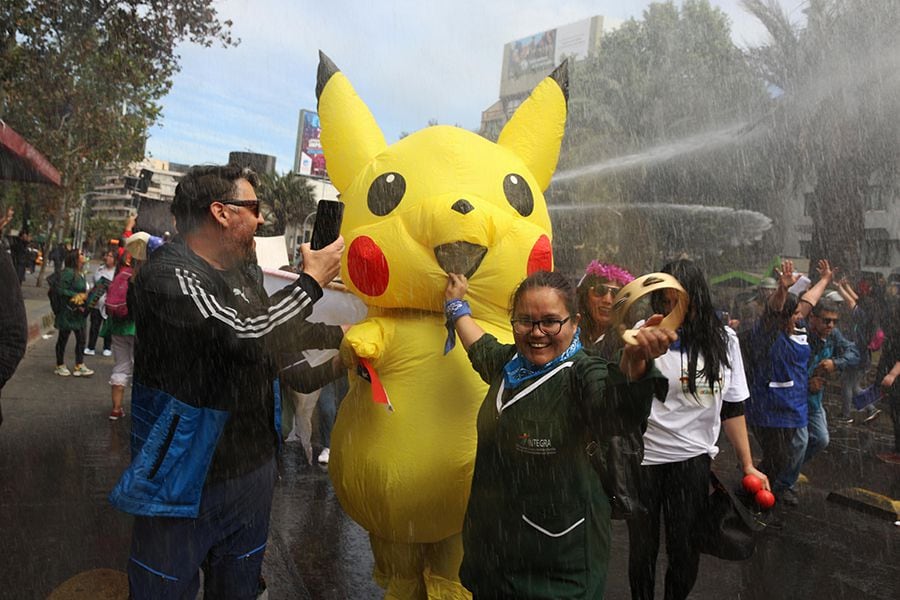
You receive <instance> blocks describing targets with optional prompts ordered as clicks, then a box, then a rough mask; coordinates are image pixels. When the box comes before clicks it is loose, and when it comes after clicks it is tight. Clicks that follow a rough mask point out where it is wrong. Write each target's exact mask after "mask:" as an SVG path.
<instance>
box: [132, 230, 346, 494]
mask: <svg viewBox="0 0 900 600" xmlns="http://www.w3.org/2000/svg"><path fill="white" fill-rule="evenodd" d="M258 272H259V271H258V268H257V267H250V268H241V269H234V270H231V271H218V270H216V269H215V268H213V267H212V266H211V265H210V264H209V263H207V262H206V261H205V260H203V259H202V258H200V257H199V256H197V255H196V254H194V252H192V251H191V250H190V248H188V246H187V245H186V244H185V243H184V242H183V241H181V240H180V239H178V238H176V239H175V240H173V241H172V242H170V243H168V244H165V245H163V246H161V247H160V248H158V249H157V250H156V251H155V252H154V253H153V254H152V255H151V257H150V260H148V261H147V262H146V263H145V264H144V265H143V266H142V268H141V269H140V270H139V271H138V274H137V277H136V278H135V281H134V284H133V285H132V286H131V289H130V290H129V292H130V293H129V310H130V312H131V314H132V315H133V316H134V319H135V325H136V329H137V332H136V343H135V361H134V363H135V364H134V379H135V381H136V382H140V383H141V384H143V385H145V386H149V387H151V388H156V389H159V390H162V391H164V392H166V393H168V394H171V395H172V396H174V397H175V398H177V399H178V400H180V401H182V402H184V403H186V404H190V405H192V406H197V407H201V408H214V409H218V410H224V411H227V412H228V413H229V419H228V422H227V424H226V425H225V429H224V431H223V432H222V435H221V437H220V438H219V442H218V445H217V447H216V451H215V454H214V456H213V460H212V465H211V467H210V470H209V474H208V477H207V483H208V482H211V481H221V480H223V479H229V478H232V477H236V476H239V475H242V474H244V473H247V472H250V471H252V470H253V469H255V468H257V467H259V466H260V465H262V464H263V463H264V462H265V461H266V460H268V459H269V458H270V457H271V456H272V455H273V454H274V452H275V448H276V447H277V443H278V436H279V435H280V432H276V431H275V425H274V422H275V419H274V416H275V407H274V390H273V381H274V380H275V377H276V376H277V368H276V367H277V359H278V357H279V356H281V355H283V354H284V353H285V352H288V351H291V350H293V351H295V352H296V351H299V350H303V349H307V348H337V347H338V346H339V345H340V342H341V338H342V331H341V328H340V327H339V326H333V325H324V324H321V323H309V322H307V321H306V317H307V316H309V314H310V313H311V312H312V307H313V303H314V302H316V301H317V300H318V299H319V298H321V296H322V289H321V288H320V287H319V285H318V283H316V281H315V280H314V279H313V278H312V277H310V276H308V275H305V274H302V275H300V277H299V278H298V279H297V281H296V282H294V283H292V284H290V285H288V286H286V287H285V288H284V289H282V290H279V291H278V292H277V293H275V294H274V295H272V296H271V297H268V296H267V295H266V292H265V289H264V288H263V286H262V282H261V281H260V278H259V277H258V276H256V273H258Z"/></svg>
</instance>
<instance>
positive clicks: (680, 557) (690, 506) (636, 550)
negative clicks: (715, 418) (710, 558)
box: [627, 454, 710, 600]
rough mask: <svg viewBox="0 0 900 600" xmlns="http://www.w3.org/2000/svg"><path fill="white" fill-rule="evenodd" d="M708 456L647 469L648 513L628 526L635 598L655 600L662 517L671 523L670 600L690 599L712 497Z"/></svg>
mask: <svg viewBox="0 0 900 600" xmlns="http://www.w3.org/2000/svg"><path fill="white" fill-rule="evenodd" d="M709 468H710V458H709V455H708V454H702V455H700V456H695V457H694V458H690V459H688V460H685V461H681V462H676V463H668V464H664V465H651V466H642V467H641V481H640V499H641V504H643V505H644V506H645V507H646V508H647V514H645V515H641V516H639V517H634V518H632V519H629V520H628V521H627V523H628V539H629V544H628V580H629V582H630V584H631V597H632V598H633V599H634V600H652V598H653V589H654V587H655V585H656V556H657V554H659V532H660V513H662V516H663V518H664V519H665V524H666V525H665V526H666V554H667V556H668V558H669V566H668V568H667V569H666V591H665V598H666V600H680V599H683V598H687V597H688V594H690V592H691V589H692V588H693V587H694V581H696V579H697V570H698V568H699V566H700V553H699V552H697V550H695V549H694V545H693V543H692V541H691V538H692V533H693V531H694V530H695V529H696V527H695V522H696V520H697V517H698V513H699V509H700V507H703V506H706V497H707V495H708V493H709Z"/></svg>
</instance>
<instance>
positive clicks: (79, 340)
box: [56, 328, 84, 365]
mask: <svg viewBox="0 0 900 600" xmlns="http://www.w3.org/2000/svg"><path fill="white" fill-rule="evenodd" d="M70 333H74V334H75V364H76V365H80V364H81V363H83V362H84V328H82V329H75V330H74V331H73V330H71V329H60V330H59V337H58V338H57V339H56V364H57V365H64V364H66V344H68V343H69V334H70Z"/></svg>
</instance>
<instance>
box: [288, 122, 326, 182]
mask: <svg viewBox="0 0 900 600" xmlns="http://www.w3.org/2000/svg"><path fill="white" fill-rule="evenodd" d="M320 132H321V129H320V126H319V115H318V113H316V112H313V111H311V110H305V109H304V110H301V111H300V123H299V125H298V126H297V154H296V157H295V160H294V171H295V172H297V173H300V174H301V175H310V176H312V177H323V178H324V177H327V176H328V173H327V171H326V169H325V153H324V152H323V150H322V141H321V139H320Z"/></svg>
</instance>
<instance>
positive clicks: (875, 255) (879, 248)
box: [863, 240, 891, 267]
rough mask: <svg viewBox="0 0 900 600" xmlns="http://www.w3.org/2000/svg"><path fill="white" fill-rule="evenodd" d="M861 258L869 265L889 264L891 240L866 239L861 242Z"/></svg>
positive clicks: (880, 265) (887, 265)
mask: <svg viewBox="0 0 900 600" xmlns="http://www.w3.org/2000/svg"><path fill="white" fill-rule="evenodd" d="M863 260H864V262H865V264H866V265H868V266H871V267H889V266H891V240H866V241H865V242H864V243H863Z"/></svg>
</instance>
